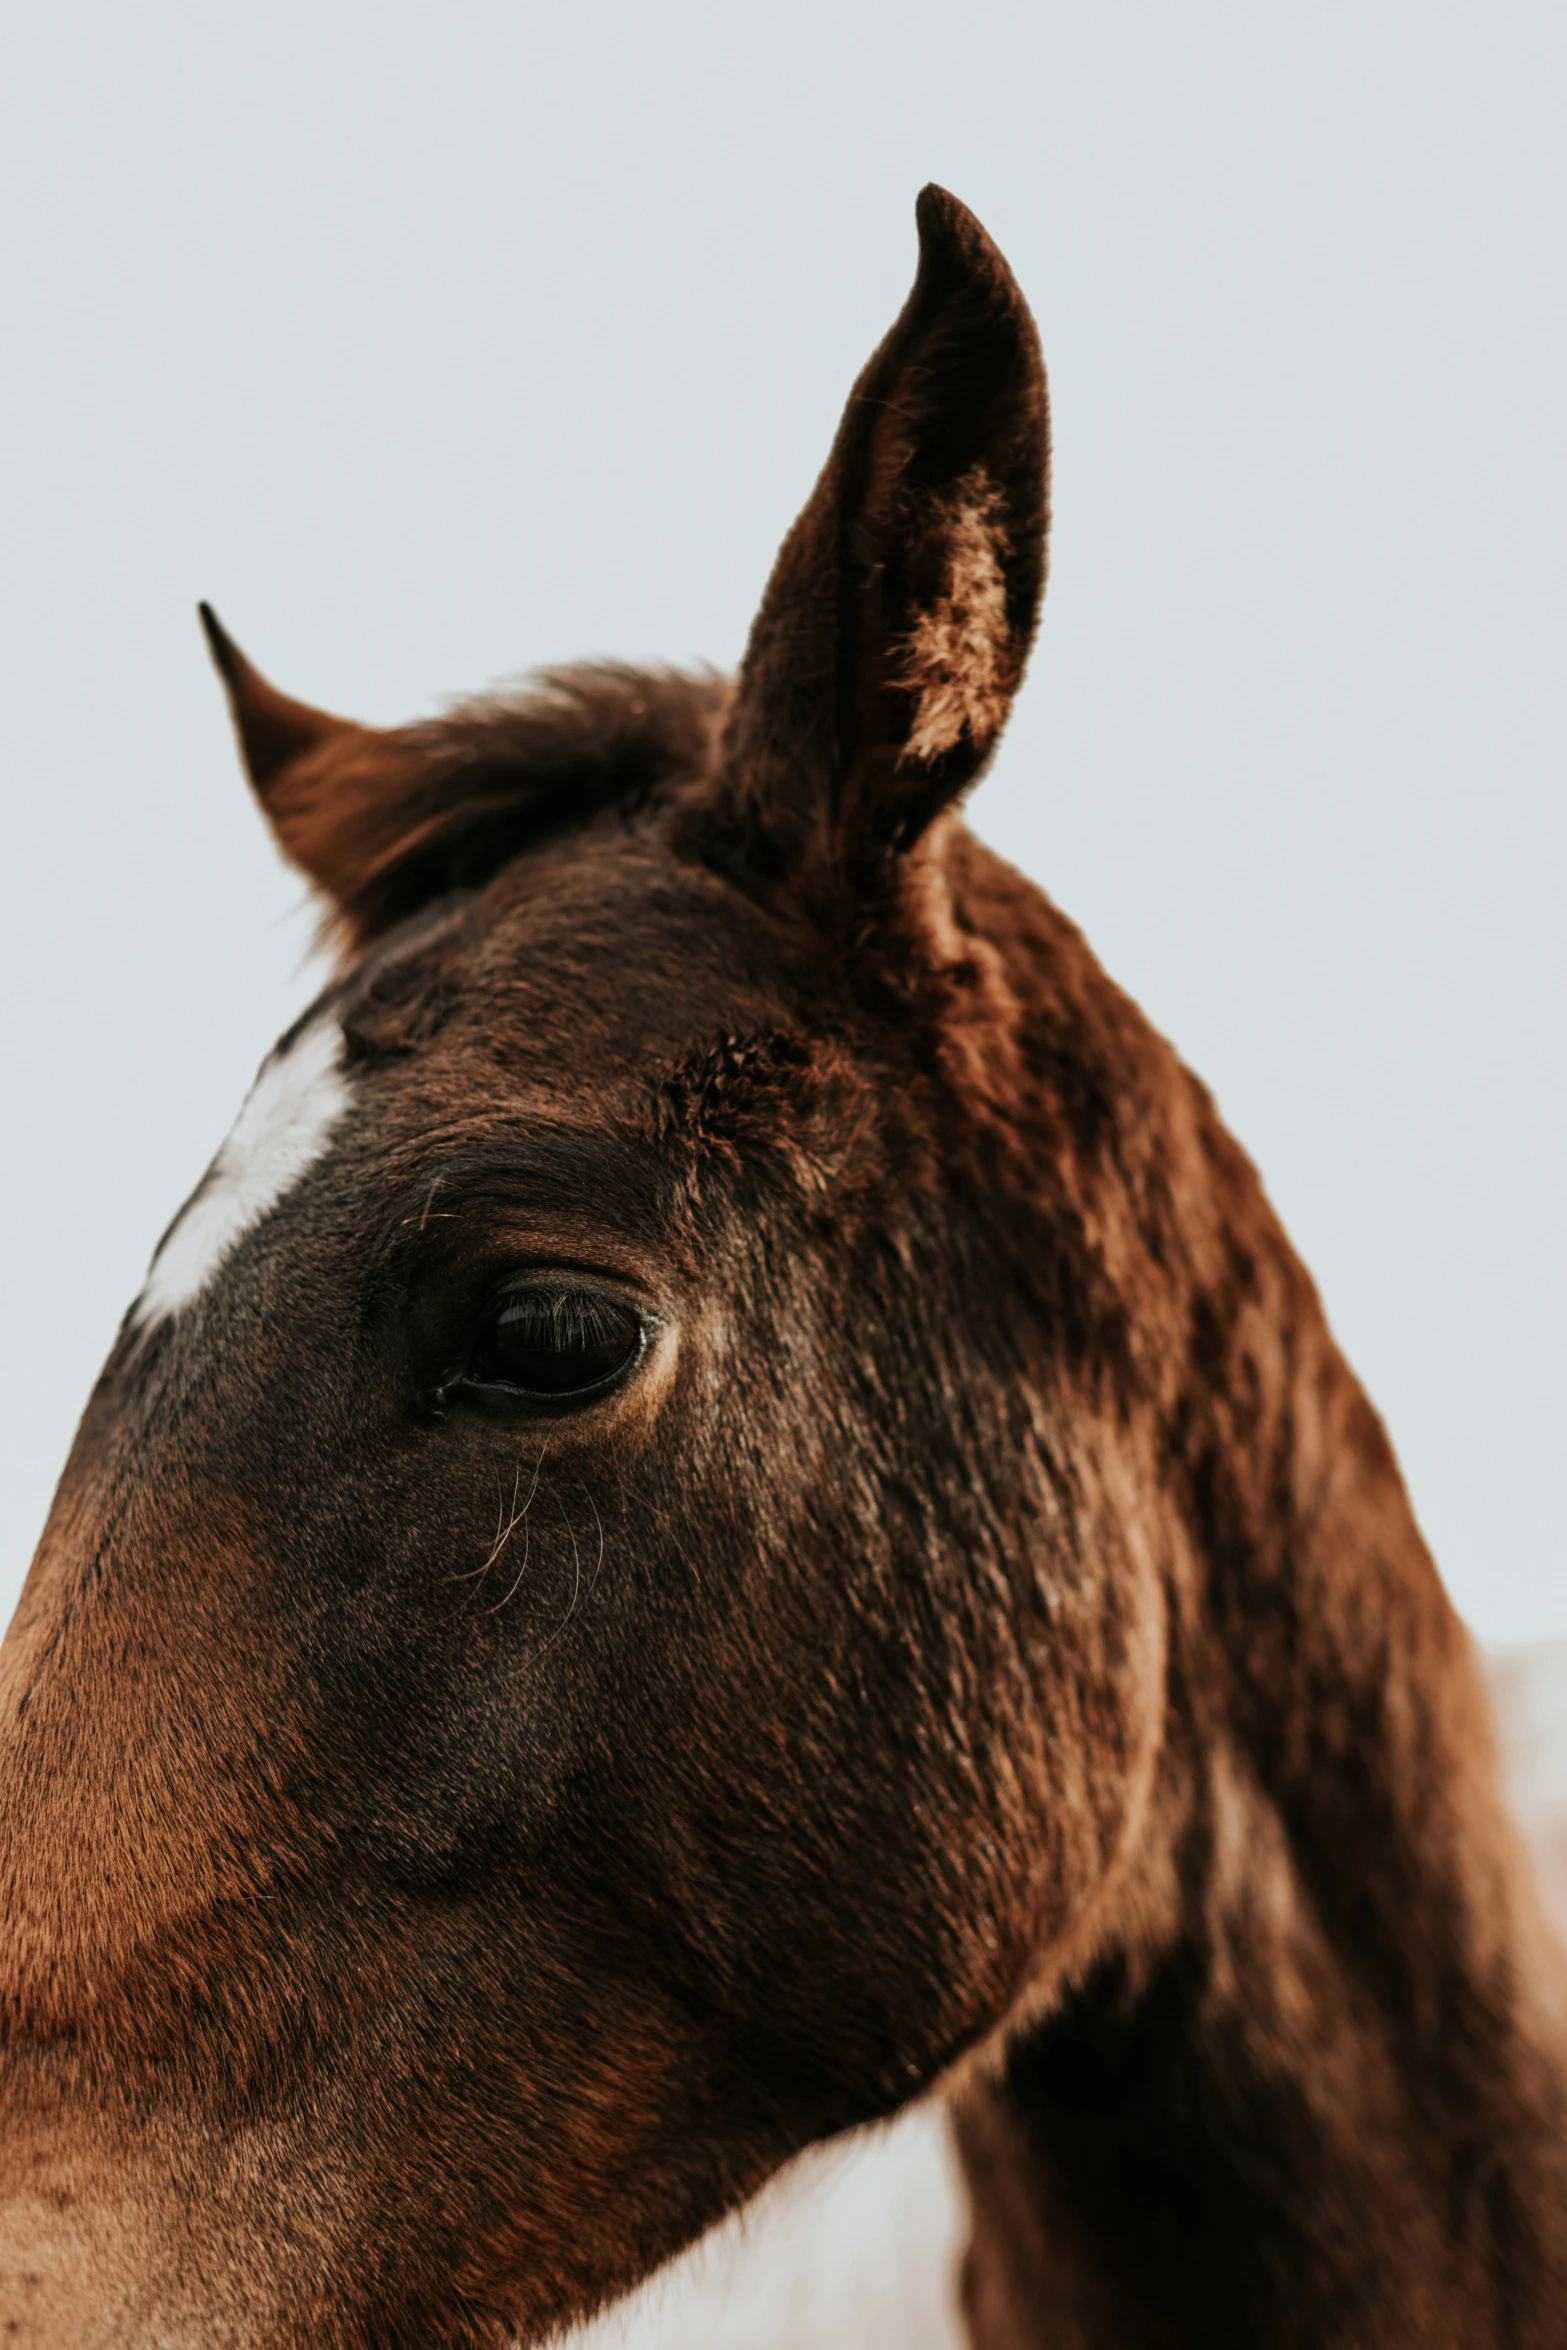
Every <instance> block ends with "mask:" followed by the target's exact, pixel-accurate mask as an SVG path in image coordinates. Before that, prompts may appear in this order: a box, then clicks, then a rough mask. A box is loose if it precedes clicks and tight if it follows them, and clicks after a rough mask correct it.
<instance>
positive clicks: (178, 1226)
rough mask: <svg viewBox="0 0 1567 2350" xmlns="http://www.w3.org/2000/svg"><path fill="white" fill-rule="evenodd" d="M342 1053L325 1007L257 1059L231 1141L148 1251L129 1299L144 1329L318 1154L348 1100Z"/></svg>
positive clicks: (195, 1288) (196, 1284)
mask: <svg viewBox="0 0 1567 2350" xmlns="http://www.w3.org/2000/svg"><path fill="white" fill-rule="evenodd" d="M342 1061H343V1031H342V1029H341V1028H340V1027H339V1025H338V1023H337V1021H336V1020H334V1019H332V1018H331V1017H329V1016H324V1017H323V1018H321V1019H319V1020H316V1021H313V1022H312V1023H311V1025H310V1026H309V1027H308V1028H306V1029H303V1030H302V1031H301V1032H300V1034H299V1035H298V1036H296V1037H295V1039H294V1041H293V1043H292V1044H291V1045H290V1046H289V1047H288V1049H287V1051H286V1052H285V1051H284V1050H283V1049H282V1048H281V1047H279V1048H278V1049H277V1050H276V1051H274V1052H272V1053H269V1054H268V1056H267V1058H266V1060H265V1061H263V1062H262V1064H261V1071H260V1074H259V1075H258V1077H257V1079H256V1082H255V1084H254V1085H253V1086H252V1087H251V1089H250V1092H249V1094H248V1095H247V1096H246V1099H245V1105H244V1107H243V1109H242V1110H241V1111H240V1113H239V1116H238V1117H237V1118H236V1119H235V1121H234V1125H233V1130H232V1132H231V1133H230V1135H229V1138H228V1140H227V1141H226V1142H225V1143H224V1145H223V1147H222V1149H221V1150H220V1151H219V1152H218V1155H217V1157H216V1158H215V1159H214V1160H213V1162H212V1164H211V1166H210V1167H209V1168H208V1169H207V1172H206V1174H205V1175H204V1176H203V1177H202V1180H201V1182H200V1184H199V1185H198V1187H197V1189H196V1190H195V1191H194V1192H193V1193H192V1195H191V1197H190V1199H189V1200H188V1201H187V1202H186V1205H185V1207H184V1209H183V1210H182V1211H181V1213H180V1215H179V1216H178V1217H177V1218H176V1220H175V1222H174V1223H173V1224H172V1225H171V1226H170V1227H169V1230H168V1231H167V1232H166V1233H165V1235H164V1237H163V1240H162V1242H161V1244H160V1246H159V1249H158V1253H157V1255H156V1256H155V1257H154V1258H153V1260H152V1266H151V1269H150V1271H149V1272H148V1275H147V1286H146V1288H145V1289H144V1290H143V1291H142V1293H141V1296H140V1297H139V1298H138V1300H137V1302H136V1307H135V1318H136V1320H137V1321H138V1322H139V1323H140V1324H141V1325H142V1327H143V1328H144V1329H150V1328H151V1327H152V1326H153V1325H154V1324H155V1323H157V1322H161V1321H163V1320H164V1319H165V1318H166V1317H167V1316H168V1315H170V1314H177V1313H178V1312H179V1310H180V1308H181V1306H183V1305H188V1304H189V1303H190V1301H191V1299H192V1298H193V1297H195V1296H196V1295H197V1293H198V1292H199V1291H200V1290H202V1289H204V1288H205V1287H206V1285H207V1283H208V1282H209V1281H210V1280H211V1279H212V1276H213V1274H214V1273H215V1272H216V1271H217V1269H218V1267H219V1266H220V1265H221V1264H222V1263H223V1261H224V1259H225V1257H227V1256H228V1255H229V1253H230V1251H231V1250H232V1249H234V1248H235V1247H236V1245H237V1244H238V1242H239V1241H240V1239H241V1238H242V1237H243V1235H244V1234H245V1233H247V1232H248V1231H250V1229H251V1227H252V1226H253V1225H255V1224H259V1223H260V1221H261V1219H262V1217H263V1216H264V1215H266V1213H267V1212H268V1210H269V1209H271V1208H274V1207H276V1205H277V1203H278V1201H279V1200H280V1199H281V1198H282V1197H283V1194H284V1193H285V1192H286V1191H288V1190H289V1189H290V1188H291V1187H292V1186H293V1185H294V1184H295V1183H297V1182H298V1180H299V1178H300V1176H301V1175H303V1173H304V1172H305V1169H306V1168H307V1167H308V1166H310V1165H311V1164H312V1162H313V1161H314V1160H316V1159H318V1158H319V1157H320V1156H321V1153H322V1152H323V1151H324V1150H325V1148H326V1146H327V1143H328V1141H329V1140H330V1138H331V1133H332V1129H333V1127H334V1126H335V1125H336V1124H337V1122H338V1120H339V1118H341V1117H342V1115H343V1113H344V1111H345V1110H346V1109H347V1108H348V1105H349V1102H350V1100H351V1099H352V1096H351V1093H350V1089H349V1084H348V1080H347V1078H346V1077H345V1076H344V1075H343V1067H342Z"/></svg>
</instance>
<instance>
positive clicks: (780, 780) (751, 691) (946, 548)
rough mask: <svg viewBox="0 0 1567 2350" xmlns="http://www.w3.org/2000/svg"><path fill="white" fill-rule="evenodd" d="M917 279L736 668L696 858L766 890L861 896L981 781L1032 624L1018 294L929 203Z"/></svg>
mask: <svg viewBox="0 0 1567 2350" xmlns="http://www.w3.org/2000/svg"><path fill="white" fill-rule="evenodd" d="M915 217H916V220H917V222H918V227H919V243H920V252H919V269H918V274H917V276H916V277H915V281H914V288H913V291H912V292H911V294H910V295H909V298H908V301H907V303H906V304H905V306H904V309H903V313H902V315H901V317H900V318H899V319H898V321H897V323H896V325H895V326H894V327H893V329H892V331H891V333H890V334H889V335H888V336H887V339H886V341H885V342H884V343H883V344H882V345H881V348H880V349H879V350H878V351H877V352H876V353H875V355H874V357H873V358H872V359H871V361H870V363H869V365H868V366H867V367H866V369H865V371H864V373H863V374H862V375H861V377H860V379H859V381H858V383H857V384H856V385H855V387H854V390H853V391H852V392H851V394H850V395H849V404H848V407H847V408H846V409H845V411H844V416H843V421H842V424H841V425H840V426H839V429H838V436H837V439H836V440H835V441H834V443H833V447H832V452H831V454H830V455H829V457H828V459H827V465H826V469H825V470H824V472H823V474H822V476H821V479H820V480H819V481H818V483H817V485H816V488H815V490H814V492H813V493H812V495H811V498H810V502H809V503H808V505H807V506H806V508H805V510H804V512H803V513H802V514H801V516H800V518H799V520H798V521H797V522H796V523H795V526H794V528H793V530H792V531H791V532H790V533H789V536H788V538H787V539H786V540H785V542H784V545H783V550H782V552H781V553H780V555H779V557H778V561H777V564H776V566H775V568H774V571H773V575H772V578H771V580H770V581H769V583H768V587H767V592H766V594H765V596H764V598H763V601H762V606H761V610H760V612H759V613H758V615H757V618H756V622H755V625H754V627H753V629H752V632H751V638H750V642H749V644H748V646H747V649H746V654H745V660H744V663H743V665H742V667H741V671H740V678H739V683H738V686H737V689H736V695H735V700H734V703H733V706H732V710H731V714H730V718H729V723H728V727H727V729H726V734H725V739H724V744H723V749H722V755H721V767H720V773H719V776H718V779H717V783H716V787H715V789H714V791H713V793H712V794H711V795H710V797H709V800H708V803H707V808H706V835H705V838H704V840H703V842H702V849H703V853H704V854H705V855H706V856H707V857H708V858H709V860H710V861H711V862H713V863H714V864H717V865H719V866H720V867H722V868H724V869H727V870H729V871H730V872H732V873H733V874H734V876H735V878H736V879H737V880H739V881H740V882H741V883H742V884H744V885H748V886H751V887H753V888H758V889H762V890H765V889H766V888H767V887H768V886H769V885H770V884H772V883H776V882H777V881H779V880H784V879H787V878H789V877H791V876H793V875H794V874H796V873H798V872H800V871H801V870H802V869H809V868H812V867H816V868H821V867H826V868H827V869H829V870H832V871H835V872H837V873H840V874H843V873H847V875H848V876H849V878H851V879H852V880H854V881H856V882H859V883H862V884H863V883H865V882H868V881H870V880H872V879H873V878H874V877H875V875H876V874H877V873H879V872H881V871H884V870H885V868H886V866H887V863H888V860H889V859H890V858H891V857H894V856H896V855H897V854H898V853H899V852H901V851H902V850H904V849H907V848H908V847H909V846H911V844H912V843H913V842H915V841H916V840H917V839H918V838H919V836H920V834H921V833H922V832H923V831H924V830H925V828H926V827H927V825H929V823H930V822H931V820H932V819H933V818H934V817H935V816H936V815H937V814H938V813H939V812H940V811H941V809H942V808H944V807H945V806H946V805H947V804H948V803H949V802H950V801H951V800H953V799H954V798H955V797H956V796H957V794H958V793H960V792H961V791H963V790H964V789H965V788H966V787H967V786H968V785H969V784H970V783H972V781H973V780H974V778H975V776H976V775H978V773H979V772H980V770H981V769H982V768H983V766H984V765H985V763H986V761H987V759H988V758H989V756H990V754H991V752H992V750H993V749H994V747H995V744H996V741H997V738H998V736H999V735H1000V732H1001V729H1002V726H1003V725H1004V723H1005V721H1006V717H1007V713H1008V711H1009V709H1010V707H1011V704H1012V698H1013V695H1014V694H1015V693H1016V691H1017V687H1018V684H1019V682H1020V680H1021V678H1022V675H1023V667H1024V663H1025V661H1026V660H1027V657H1028V650H1029V646H1030V644H1031V642H1032V640H1033V635H1034V628H1035V624H1036V622H1037V620H1038V617H1039V604H1040V598H1041V596H1042V594H1043V591H1044V579H1045V550H1046V540H1047V534H1048V528H1049V449H1050V428H1049V409H1048V401H1047V394H1046V387H1045V371H1044V364H1043V361H1042V360H1041V358H1040V352H1039V339H1038V336H1037V334H1036V332H1035V329H1034V322H1033V320H1032V318H1031V317H1030V315H1029V312H1028V307H1027V305H1026V303H1025V302H1024V300H1023V296H1022V294H1021V292H1020V291H1019V289H1018V285H1017V281H1016V280H1015V278H1014V277H1013V275H1012V272H1011V270H1010V269H1009V268H1008V267H1007V264H1006V262H1005V261H1004V260H1003V259H1002V257H1001V255H1000V253H998V252H997V250H996V248H995V246H994V245H993V244H992V243H991V241H990V239H989V237H987V236H986V234H985V231H984V230H983V229H982V228H981V227H980V225H979V222H978V221H977V220H976V219H975V218H974V216H973V214H972V213H971V212H969V211H968V210H966V209H965V207H964V206H963V205H962V204H960V203H959V202H958V201H957V198H956V197H955V196H949V195H948V194H947V192H946V190H945V189H943V188H937V187H928V188H926V189H925V190H924V192H923V194H922V195H921V196H920V198H919V202H918V205H917V207H916V215H915Z"/></svg>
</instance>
